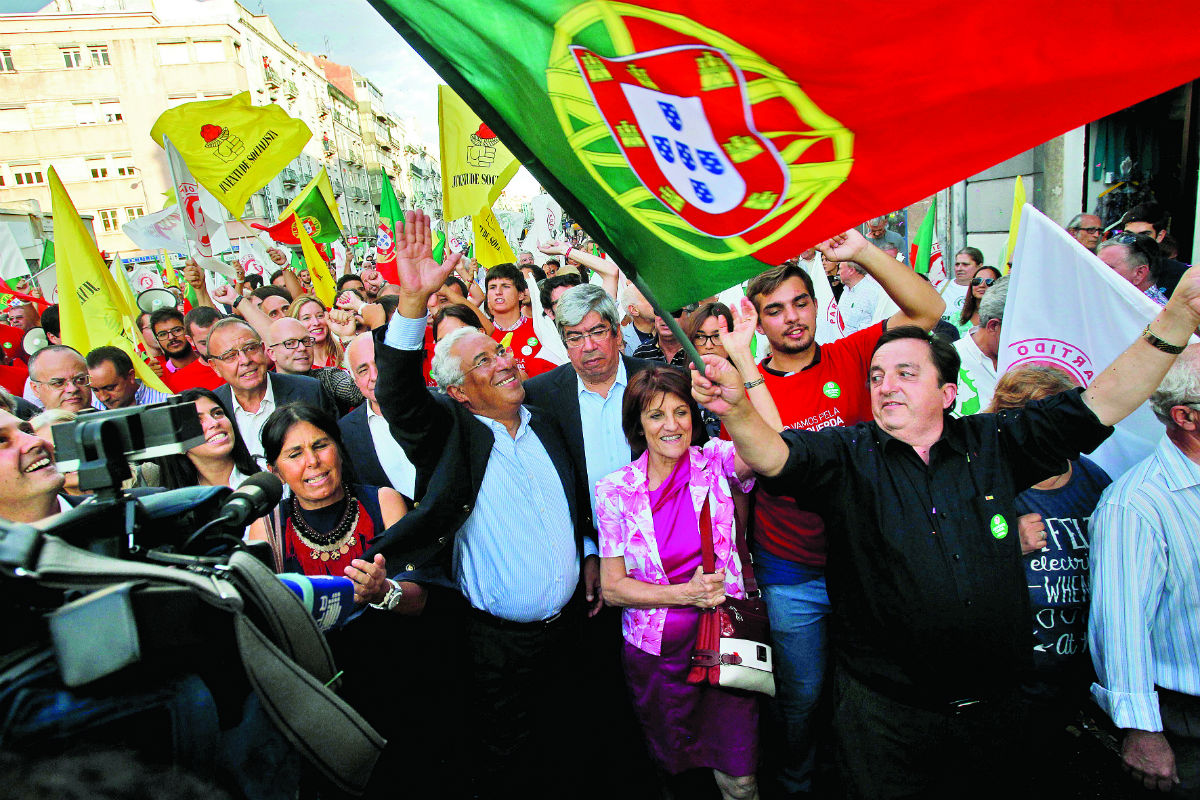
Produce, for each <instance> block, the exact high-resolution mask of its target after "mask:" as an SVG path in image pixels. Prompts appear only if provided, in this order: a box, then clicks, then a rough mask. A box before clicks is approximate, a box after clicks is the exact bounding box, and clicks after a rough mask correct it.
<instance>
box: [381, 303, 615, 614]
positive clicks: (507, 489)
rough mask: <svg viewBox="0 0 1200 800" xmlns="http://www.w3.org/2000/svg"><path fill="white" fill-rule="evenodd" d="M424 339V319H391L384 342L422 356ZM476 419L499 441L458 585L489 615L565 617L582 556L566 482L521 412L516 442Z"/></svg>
mask: <svg viewBox="0 0 1200 800" xmlns="http://www.w3.org/2000/svg"><path fill="white" fill-rule="evenodd" d="M424 337H425V319H424V318H421V319H419V320H414V319H409V318H406V317H403V316H401V315H400V314H393V315H392V319H391V321H390V322H389V323H388V330H387V333H386V335H385V337H384V342H385V343H386V344H387V345H389V346H390V347H394V348H396V349H397V350H420V349H422V347H424V341H425V338H424ZM381 377H382V376H381ZM475 418H476V419H478V420H479V421H480V422H482V423H483V424H484V425H487V426H488V428H490V429H491V431H492V435H493V437H494V442H493V444H492V450H491V452H490V454H489V455H488V461H487V469H486V471H485V472H484V473H483V482H482V483H481V484H480V487H479V495H478V496H477V497H476V500H475V508H474V509H473V510H472V511H471V515H470V516H469V517H467V521H466V522H465V523H463V526H462V528H460V529H459V530H458V533H457V534H456V535H455V538H454V558H453V568H454V577H455V580H456V581H457V582H458V588H459V590H460V591H461V592H462V593H463V595H465V596H466V598H467V600H469V601H470V603H471V605H472V606H473V607H475V608H478V609H480V610H482V611H486V612H487V613H489V614H491V615H492V616H496V617H501V618H503V619H507V620H511V621H513V622H537V621H539V620H543V619H548V618H549V617H553V616H554V615H555V614H557V613H559V612H560V611H562V609H563V607H564V606H566V604H567V602H568V601H569V600H570V599H571V595H573V594H574V593H575V587H576V585H577V584H578V583H579V551H578V549H577V548H576V545H575V528H574V525H573V524H572V520H571V509H570V506H569V505H568V503H567V496H566V494H565V492H564V491H563V485H562V481H561V480H560V479H559V477H558V470H557V469H556V468H555V466H554V462H553V461H551V460H550V454H549V453H547V452H546V448H545V446H544V445H543V444H542V442H541V440H540V439H538V436H537V433H536V432H535V431H534V430H533V429H532V428H531V427H529V420H530V414H529V411H528V410H527V409H526V408H525V407H524V406H522V407H521V423H520V425H519V427H518V428H517V435H516V436H515V437H514V436H512V435H510V434H509V432H508V429H507V428H505V427H504V425H503V424H502V423H500V422H497V421H496V420H494V419H489V418H488V417H483V416H480V415H479V414H476V415H475ZM579 513H583V509H580V510H579ZM583 541H584V555H589V556H590V555H595V554H596V553H597V552H598V550H597V548H596V543H595V542H593V541H592V540H591V539H584V540H583Z"/></svg>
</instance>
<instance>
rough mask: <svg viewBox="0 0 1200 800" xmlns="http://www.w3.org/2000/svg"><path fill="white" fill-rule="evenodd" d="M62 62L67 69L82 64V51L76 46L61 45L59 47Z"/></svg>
mask: <svg viewBox="0 0 1200 800" xmlns="http://www.w3.org/2000/svg"><path fill="white" fill-rule="evenodd" d="M61 52H62V57H63V64H64V65H65V66H66V68H67V69H75V68H77V67H82V66H83V51H82V50H80V49H79V48H78V47H63V48H61Z"/></svg>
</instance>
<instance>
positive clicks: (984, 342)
mask: <svg viewBox="0 0 1200 800" xmlns="http://www.w3.org/2000/svg"><path fill="white" fill-rule="evenodd" d="M1006 302H1008V276H1007V275H1006V276H1004V277H1003V278H999V279H997V280H996V282H995V283H993V284H992V285H991V286H990V287H989V288H988V290H987V292H986V293H985V294H984V295H983V299H982V300H980V301H979V327H977V328H974V329H973V330H972V331H971V332H970V333H968V334H967V335H966V336H964V337H962V338H961V339H959V340H958V341H956V342H955V343H954V349H955V350H957V351H958V357H959V358H960V359H961V360H962V364H961V366H960V367H959V370H958V397H957V399H956V400H955V403H954V411H953V413H954V415H955V416H959V417H964V416H967V415H968V414H978V413H979V412H980V411H983V410H985V409H986V408H987V407H988V406H990V405H991V404H992V394H993V393H994V392H995V391H996V383H997V382H998V381H999V380H1000V376H999V374H997V372H996V368H997V362H998V360H999V357H1000V327H1001V326H1002V325H1003V324H1004V304H1005V303H1006Z"/></svg>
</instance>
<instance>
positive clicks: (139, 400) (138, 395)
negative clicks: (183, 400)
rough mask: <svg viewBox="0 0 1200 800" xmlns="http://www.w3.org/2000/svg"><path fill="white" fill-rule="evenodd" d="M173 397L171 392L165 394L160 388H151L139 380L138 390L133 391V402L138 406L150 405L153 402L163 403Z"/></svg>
mask: <svg viewBox="0 0 1200 800" xmlns="http://www.w3.org/2000/svg"><path fill="white" fill-rule="evenodd" d="M168 397H171V395H169V394H163V393H162V392H160V391H159V390H158V389H151V388H150V387H149V386H147V385H146V384H144V383H142V382H141V381H138V388H137V391H136V392H134V393H133V403H134V405H138V406H148V405H150V404H151V403H161V402H162V401H164V400H166V399H167V398H168Z"/></svg>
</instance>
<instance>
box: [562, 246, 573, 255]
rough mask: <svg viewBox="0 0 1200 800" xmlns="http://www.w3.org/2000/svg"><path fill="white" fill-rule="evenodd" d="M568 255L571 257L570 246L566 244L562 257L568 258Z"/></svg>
mask: <svg viewBox="0 0 1200 800" xmlns="http://www.w3.org/2000/svg"><path fill="white" fill-rule="evenodd" d="M570 257H571V248H570V246H568V247H567V252H565V253H563V258H570Z"/></svg>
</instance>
